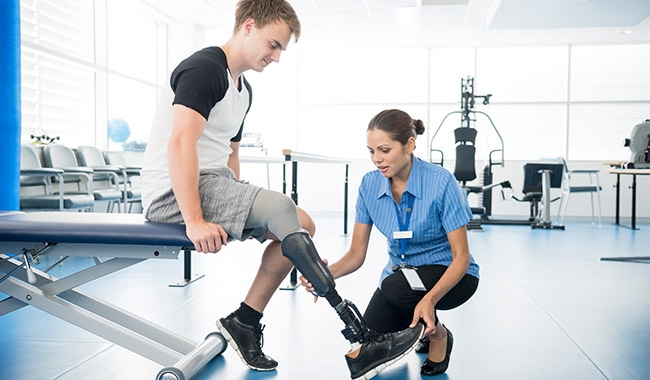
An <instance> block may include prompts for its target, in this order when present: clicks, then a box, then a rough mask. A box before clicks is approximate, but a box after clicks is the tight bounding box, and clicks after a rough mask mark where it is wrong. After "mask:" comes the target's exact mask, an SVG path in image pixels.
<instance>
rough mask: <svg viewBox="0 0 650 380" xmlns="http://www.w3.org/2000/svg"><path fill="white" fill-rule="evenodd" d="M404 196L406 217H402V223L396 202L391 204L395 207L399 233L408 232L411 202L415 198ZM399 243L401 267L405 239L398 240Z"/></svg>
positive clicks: (411, 208)
mask: <svg viewBox="0 0 650 380" xmlns="http://www.w3.org/2000/svg"><path fill="white" fill-rule="evenodd" d="M404 196H405V197H406V216H405V217H404V222H402V218H401V213H400V211H399V206H398V205H397V202H393V205H394V206H395V214H396V215H397V224H398V225H399V230H400V231H408V228H409V222H410V221H411V212H412V211H413V202H414V201H415V197H411V196H410V194H409V193H405V195H404ZM399 243H400V253H401V255H402V264H401V266H404V256H405V253H406V239H400V240H399Z"/></svg>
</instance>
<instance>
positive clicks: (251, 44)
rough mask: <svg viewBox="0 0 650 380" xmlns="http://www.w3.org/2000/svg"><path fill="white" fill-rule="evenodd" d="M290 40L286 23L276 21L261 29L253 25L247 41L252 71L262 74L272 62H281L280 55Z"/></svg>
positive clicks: (289, 32)
mask: <svg viewBox="0 0 650 380" xmlns="http://www.w3.org/2000/svg"><path fill="white" fill-rule="evenodd" d="M290 39H291V31H290V30H289V26H288V25H287V23H286V22H284V21H276V22H273V23H270V24H267V25H264V26H263V27H261V28H258V27H257V25H256V24H255V23H252V25H251V26H250V29H249V33H248V40H247V43H248V47H247V50H248V51H249V52H250V55H249V62H248V63H249V65H250V67H251V69H253V70H255V71H258V72H261V71H263V70H264V68H265V67H266V66H268V65H270V64H271V63H272V62H280V54H281V53H282V51H284V50H286V49H287V45H288V44H289V40H290Z"/></svg>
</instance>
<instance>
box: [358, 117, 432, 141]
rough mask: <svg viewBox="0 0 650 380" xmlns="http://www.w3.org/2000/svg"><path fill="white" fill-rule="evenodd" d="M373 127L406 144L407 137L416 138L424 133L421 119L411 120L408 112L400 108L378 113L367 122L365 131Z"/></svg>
mask: <svg viewBox="0 0 650 380" xmlns="http://www.w3.org/2000/svg"><path fill="white" fill-rule="evenodd" d="M374 129H379V130H382V131H384V132H386V133H388V135H389V136H390V137H391V138H392V139H393V140H396V141H399V142H400V143H401V144H402V145H406V143H407V142H408V140H409V138H411V137H413V138H416V137H417V135H421V134H423V133H424V123H423V122H422V120H419V119H416V120H413V119H412V118H411V116H409V114H407V113H406V112H404V111H402V110H397V109H392V110H384V111H381V112H380V113H378V114H377V115H376V116H375V117H373V118H372V120H370V123H368V129H367V131H372V130H374Z"/></svg>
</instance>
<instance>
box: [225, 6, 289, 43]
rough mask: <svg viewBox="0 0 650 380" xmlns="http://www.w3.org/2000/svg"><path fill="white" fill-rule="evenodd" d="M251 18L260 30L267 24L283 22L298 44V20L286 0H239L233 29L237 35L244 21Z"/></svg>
mask: <svg viewBox="0 0 650 380" xmlns="http://www.w3.org/2000/svg"><path fill="white" fill-rule="evenodd" d="M249 18H252V19H253V20H255V24H256V25H257V27H259V28H262V27H264V26H265V25H267V24H270V23H273V22H277V21H284V22H286V23H287V25H289V30H290V31H291V34H293V36H294V39H295V41H296V42H298V38H299V37H300V20H298V15H297V14H296V12H295V11H294V10H293V7H292V6H291V4H289V2H287V1H286V0H239V1H238V2H237V9H236V10H235V27H234V28H233V32H234V33H237V31H238V30H239V28H240V27H241V26H242V25H243V24H244V21H246V20H248V19H249Z"/></svg>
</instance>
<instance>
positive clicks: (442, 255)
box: [355, 156, 479, 280]
mask: <svg viewBox="0 0 650 380" xmlns="http://www.w3.org/2000/svg"><path fill="white" fill-rule="evenodd" d="M405 192H406V193H408V194H410V196H412V197H414V198H415V202H414V203H413V209H412V214H411V223H410V226H409V230H410V231H413V237H412V238H410V239H408V242H407V244H406V251H405V259H404V263H405V264H406V265H413V266H420V265H432V264H439V265H445V266H449V264H451V259H452V256H451V247H450V245H449V240H448V239H447V233H448V232H451V231H454V230H456V229H458V228H461V227H463V226H465V225H466V224H467V223H468V222H469V221H470V219H471V218H472V212H471V210H470V207H469V204H468V202H467V196H466V195H465V192H464V191H463V189H462V188H461V187H460V185H459V184H458V182H457V181H456V179H455V178H454V176H453V175H452V174H451V173H450V172H449V171H448V170H447V169H444V168H442V167H440V166H437V165H434V164H431V163H429V162H425V161H423V160H421V159H420V158H418V157H415V156H413V165H412V167H411V173H410V175H409V179H408V182H407V184H406V190H405ZM406 198H407V197H405V196H402V197H401V202H400V204H399V205H398V206H399V207H398V208H399V210H400V213H401V215H400V217H401V218H403V217H404V215H405V214H406V208H407V203H406V202H407V200H406ZM394 203H395V200H394V198H393V196H392V192H391V188H390V180H389V179H388V178H386V177H384V176H383V175H382V174H381V173H380V172H379V170H374V171H371V172H369V173H367V174H366V175H364V177H363V179H362V181H361V185H360V186H359V196H358V198H357V204H356V219H355V221H356V222H357V223H363V224H374V225H375V227H376V228H377V229H378V230H379V231H380V232H381V233H382V234H383V235H384V236H386V242H387V245H388V255H389V262H388V263H387V264H386V267H385V268H384V270H383V273H382V276H381V280H383V279H384V278H385V277H386V276H388V275H389V274H390V273H392V272H391V267H392V266H393V265H399V264H400V263H401V261H402V260H401V254H400V242H399V239H394V238H393V232H395V231H399V230H400V228H399V223H398V219H397V217H398V216H397V215H396V211H395V206H394ZM467 273H468V274H471V275H473V276H475V277H479V266H478V265H477V264H476V262H475V261H474V258H473V257H471V264H470V268H469V270H468V271H467Z"/></svg>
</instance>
